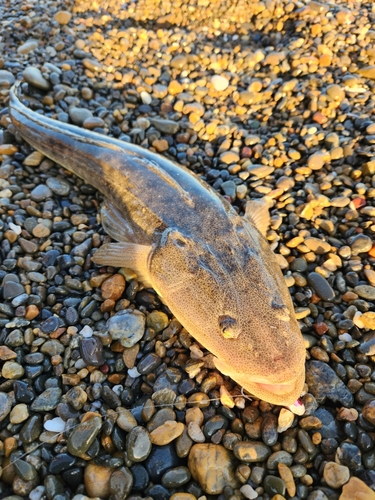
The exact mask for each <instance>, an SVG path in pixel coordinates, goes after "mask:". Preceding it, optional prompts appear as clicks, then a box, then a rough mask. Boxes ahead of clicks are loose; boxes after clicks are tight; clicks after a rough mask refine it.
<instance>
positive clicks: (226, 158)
mask: <svg viewBox="0 0 375 500" xmlns="http://www.w3.org/2000/svg"><path fill="white" fill-rule="evenodd" d="M239 160H240V155H239V154H238V153H235V152H234V151H225V152H224V153H221V155H220V161H222V162H223V163H225V164H227V165H230V164H231V163H237V162H238V161H239Z"/></svg>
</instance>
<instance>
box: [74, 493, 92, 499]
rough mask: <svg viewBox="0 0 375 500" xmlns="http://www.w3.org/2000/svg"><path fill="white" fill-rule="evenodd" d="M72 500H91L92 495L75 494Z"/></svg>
mask: <svg viewBox="0 0 375 500" xmlns="http://www.w3.org/2000/svg"><path fill="white" fill-rule="evenodd" d="M72 500H90V497H87V496H86V495H81V494H79V495H74V497H73V498H72Z"/></svg>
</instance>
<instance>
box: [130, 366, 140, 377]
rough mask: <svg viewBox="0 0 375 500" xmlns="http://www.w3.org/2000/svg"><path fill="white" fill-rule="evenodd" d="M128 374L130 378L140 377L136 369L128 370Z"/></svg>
mask: <svg viewBox="0 0 375 500" xmlns="http://www.w3.org/2000/svg"><path fill="white" fill-rule="evenodd" d="M128 374H129V375H130V376H131V378H138V377H140V376H141V374H140V373H139V371H138V370H137V368H136V367H134V368H130V369H129V370H128Z"/></svg>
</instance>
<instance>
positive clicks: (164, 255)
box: [150, 221, 306, 405]
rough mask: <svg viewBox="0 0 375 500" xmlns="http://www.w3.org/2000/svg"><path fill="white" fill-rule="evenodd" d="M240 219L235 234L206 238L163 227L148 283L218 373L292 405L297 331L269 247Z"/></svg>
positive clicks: (299, 343) (298, 388)
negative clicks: (211, 357) (208, 354)
mask: <svg viewBox="0 0 375 500" xmlns="http://www.w3.org/2000/svg"><path fill="white" fill-rule="evenodd" d="M244 224H245V228H242V229H244V230H241V231H239V234H240V237H239V236H238V234H236V235H235V237H234V236H233V235H231V234H229V235H228V234H227V235H226V238H224V239H221V240H220V238H219V237H218V238H217V240H215V242H214V243H211V244H207V242H202V241H199V240H197V239H195V240H194V239H192V238H188V237H186V236H184V235H183V234H181V232H179V231H177V230H167V231H166V232H165V234H164V235H163V237H162V239H161V242H160V244H159V245H158V247H157V248H156V249H155V250H154V252H153V255H152V258H151V263H150V272H151V276H152V283H153V285H154V287H155V289H156V291H157V292H158V293H159V294H160V295H161V297H162V298H163V300H164V302H165V303H166V305H167V306H168V307H169V308H170V310H171V311H172V312H173V314H175V316H176V317H177V318H178V319H179V320H180V322H181V323H182V324H183V326H184V327H185V328H186V329H187V330H188V331H189V332H190V333H191V335H192V336H193V337H194V338H195V339H196V340H197V341H198V342H200V343H201V344H202V345H203V346H204V347H206V348H207V349H208V350H209V351H210V352H211V353H212V354H214V356H215V359H214V361H215V365H216V367H217V368H218V369H219V370H220V371H221V372H222V373H223V374H225V375H228V376H230V377H231V378H232V379H233V380H235V381H236V382H237V383H238V384H239V385H241V386H242V387H243V388H244V389H245V390H246V391H248V392H249V393H251V394H252V395H254V396H256V397H258V398H260V399H263V400H265V401H268V402H270V403H273V404H283V405H289V404H293V403H294V402H295V401H296V400H297V399H298V398H299V397H300V395H301V392H302V389H303V384H304V380H305V358H306V354H305V347H304V343H303V339H302V335H301V332H300V330H299V328H298V324H297V321H296V319H295V315H294V308H293V304H292V301H291V298H290V295H289V292H288V289H287V286H286V283H285V279H284V277H283V275H282V273H281V271H280V268H279V265H278V263H277V261H276V258H275V256H274V254H273V252H272V251H271V250H270V248H269V246H268V244H267V241H266V240H265V239H264V238H263V236H262V235H261V234H260V233H259V232H257V231H255V234H254V231H253V230H252V229H253V228H249V227H247V226H246V224H247V223H245V222H244ZM237 225H238V221H237ZM248 233H249V234H248ZM263 240H264V241H263Z"/></svg>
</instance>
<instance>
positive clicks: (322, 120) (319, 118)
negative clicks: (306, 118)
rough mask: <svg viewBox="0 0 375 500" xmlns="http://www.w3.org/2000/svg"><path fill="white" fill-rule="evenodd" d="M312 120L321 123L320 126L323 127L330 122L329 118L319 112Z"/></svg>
mask: <svg viewBox="0 0 375 500" xmlns="http://www.w3.org/2000/svg"><path fill="white" fill-rule="evenodd" d="M312 119H313V121H314V122H315V123H319V125H323V124H324V123H327V121H328V118H327V117H326V116H325V115H323V113H320V112H319V111H317V112H316V113H314V114H313V117H312Z"/></svg>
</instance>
